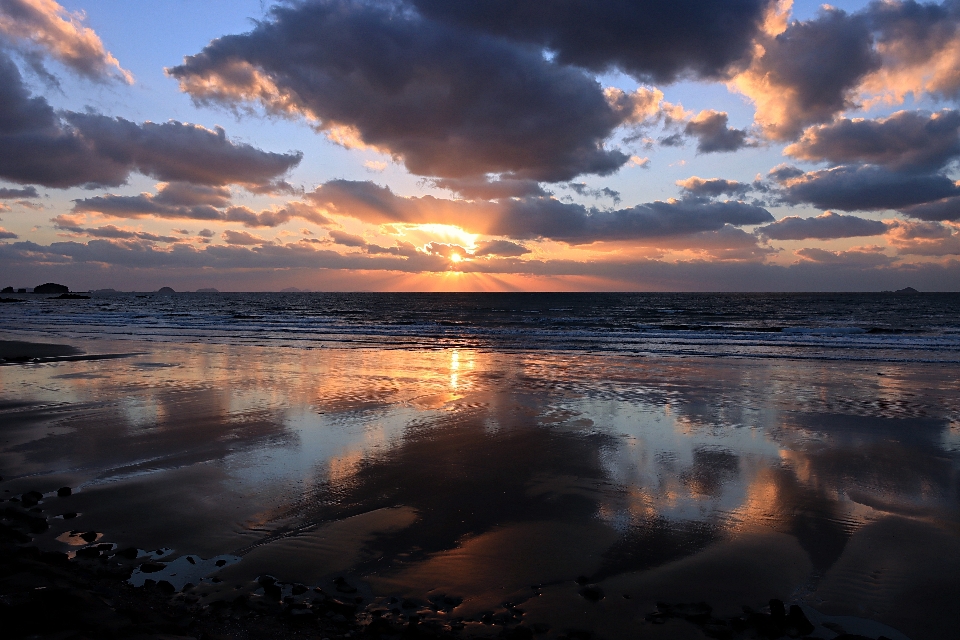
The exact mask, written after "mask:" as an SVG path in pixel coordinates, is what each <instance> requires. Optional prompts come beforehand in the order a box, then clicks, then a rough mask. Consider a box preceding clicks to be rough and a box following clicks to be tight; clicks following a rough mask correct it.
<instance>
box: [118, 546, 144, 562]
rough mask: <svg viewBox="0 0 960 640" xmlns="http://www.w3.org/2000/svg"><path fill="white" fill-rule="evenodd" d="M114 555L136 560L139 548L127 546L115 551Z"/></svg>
mask: <svg viewBox="0 0 960 640" xmlns="http://www.w3.org/2000/svg"><path fill="white" fill-rule="evenodd" d="M114 555H117V556H120V557H121V558H126V559H127V560H136V559H137V556H139V555H140V550H139V549H137V548H136V547H127V548H126V549H121V550H120V551H117V552H116V553H115V554H114Z"/></svg>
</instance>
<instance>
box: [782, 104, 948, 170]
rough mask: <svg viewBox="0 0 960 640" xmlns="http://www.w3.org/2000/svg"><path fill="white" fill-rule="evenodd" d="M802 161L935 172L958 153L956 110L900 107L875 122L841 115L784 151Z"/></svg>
mask: <svg viewBox="0 0 960 640" xmlns="http://www.w3.org/2000/svg"><path fill="white" fill-rule="evenodd" d="M784 153H786V154H787V155H791V156H793V157H795V158H799V159H801V160H809V161H814V162H816V161H821V160H825V161H827V162H830V163H831V164H835V165H837V164H848V163H862V164H876V165H882V166H884V167H887V168H888V169H891V170H893V171H936V170H938V169H941V168H942V167H943V166H944V165H946V164H947V163H949V162H950V161H952V160H954V159H956V158H957V156H960V111H955V110H951V109H944V110H942V111H940V112H938V113H932V114H931V113H928V112H923V111H900V112H897V113H895V114H893V115H891V116H889V117H887V118H882V119H878V120H865V119H857V120H849V119H847V118H843V119H840V120H837V121H835V122H833V123H831V124H827V125H822V126H818V127H812V128H810V129H807V130H806V131H805V132H804V133H803V137H802V138H801V139H800V140H799V141H798V142H797V143H796V144H793V145H790V146H789V147H787V148H786V149H785V150H784Z"/></svg>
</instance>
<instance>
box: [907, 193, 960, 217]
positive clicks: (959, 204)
mask: <svg viewBox="0 0 960 640" xmlns="http://www.w3.org/2000/svg"><path fill="white" fill-rule="evenodd" d="M900 211H901V212H902V213H904V214H906V215H908V216H910V217H911V218H916V219H918V220H960V195H956V196H951V197H947V198H941V199H940V200H934V201H932V202H925V203H923V204H917V205H913V206H909V207H903V208H902V209H900Z"/></svg>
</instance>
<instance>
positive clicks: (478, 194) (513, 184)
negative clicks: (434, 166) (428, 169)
mask: <svg viewBox="0 0 960 640" xmlns="http://www.w3.org/2000/svg"><path fill="white" fill-rule="evenodd" d="M429 183H430V184H432V185H433V186H435V187H437V188H439V189H447V190H449V191H452V192H453V193H456V194H458V195H460V196H461V197H464V198H468V199H470V200H499V199H500V198H523V197H526V196H545V195H549V194H548V193H547V192H546V191H545V190H544V188H543V187H541V186H540V183H539V182H537V181H536V180H511V179H498V180H490V179H488V178H487V177H486V176H484V177H481V178H438V179H436V180H430V181H429Z"/></svg>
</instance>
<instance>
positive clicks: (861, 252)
mask: <svg viewBox="0 0 960 640" xmlns="http://www.w3.org/2000/svg"><path fill="white" fill-rule="evenodd" d="M794 253H796V254H797V255H798V256H800V257H801V258H803V259H804V260H809V261H811V262H817V263H820V264H827V265H835V266H846V267H850V266H855V267H878V266H883V265H888V264H890V263H892V262H893V261H894V258H891V257H890V256H888V255H886V254H885V253H883V247H877V246H871V247H855V248H853V249H850V250H848V251H827V250H826V249H818V248H807V249H798V250H797V251H795V252H794Z"/></svg>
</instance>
